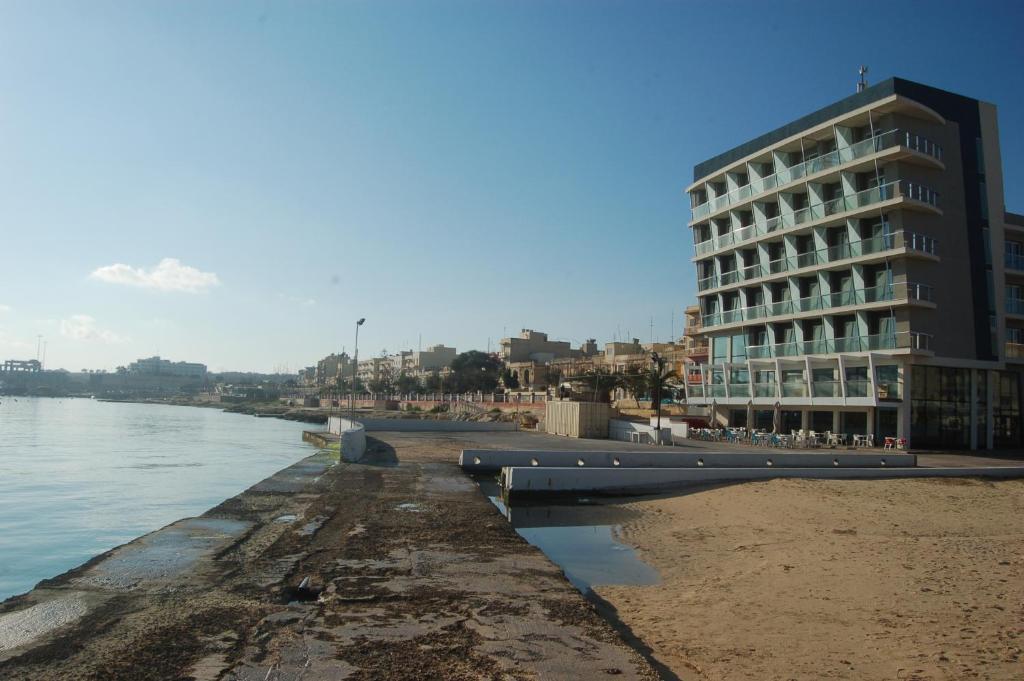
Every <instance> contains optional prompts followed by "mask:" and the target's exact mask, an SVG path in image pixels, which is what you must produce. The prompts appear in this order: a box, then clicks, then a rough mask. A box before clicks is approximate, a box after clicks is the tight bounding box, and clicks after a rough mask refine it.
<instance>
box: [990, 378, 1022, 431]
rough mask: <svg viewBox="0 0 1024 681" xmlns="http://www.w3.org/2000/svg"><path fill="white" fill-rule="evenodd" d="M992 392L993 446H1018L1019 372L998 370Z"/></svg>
mask: <svg viewBox="0 0 1024 681" xmlns="http://www.w3.org/2000/svg"><path fill="white" fill-rule="evenodd" d="M992 387H993V392H992V397H993V400H992V422H993V425H994V427H995V432H994V434H993V443H992V444H993V446H995V447H997V448H999V447H1019V446H1020V435H1021V431H1020V374H1018V373H1016V372H1013V371H1000V372H999V373H998V374H997V379H996V384H995V385H994V386H992Z"/></svg>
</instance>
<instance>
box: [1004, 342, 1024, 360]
mask: <svg viewBox="0 0 1024 681" xmlns="http://www.w3.org/2000/svg"><path fill="white" fill-rule="evenodd" d="M1006 361H1008V362H1014V363H1017V364H1019V363H1021V362H1024V343H1014V342H1012V341H1007V342H1006Z"/></svg>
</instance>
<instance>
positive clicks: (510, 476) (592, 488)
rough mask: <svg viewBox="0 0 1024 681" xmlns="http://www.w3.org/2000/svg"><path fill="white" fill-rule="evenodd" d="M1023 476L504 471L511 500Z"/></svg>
mask: <svg viewBox="0 0 1024 681" xmlns="http://www.w3.org/2000/svg"><path fill="white" fill-rule="evenodd" d="M968 477H984V478H1024V467H1020V466H1006V467H973V468H969V467H964V468H912V467H903V468H889V467H886V468H840V467H831V468H777V467H774V466H773V467H770V468H768V467H765V468H585V467H584V468H580V467H575V468H536V467H529V468H517V467H508V468H502V469H501V485H502V488H503V490H504V492H505V494H507V495H509V496H523V495H531V494H558V493H578V492H586V493H589V494H595V493H598V494H645V493H654V492H658V491H664V490H667V489H672V488H678V487H682V486H686V485H689V484H707V483H722V482H744V481H748V480H769V479H773V478H814V479H822V480H878V479H885V478H890V479H892V478H968Z"/></svg>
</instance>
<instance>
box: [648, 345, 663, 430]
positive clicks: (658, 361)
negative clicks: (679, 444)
mask: <svg viewBox="0 0 1024 681" xmlns="http://www.w3.org/2000/svg"><path fill="white" fill-rule="evenodd" d="M651 361H653V362H654V371H655V374H654V376H653V378H654V401H655V403H656V404H657V407H656V409H657V414H658V425H657V432H658V444H659V445H660V444H661V367H662V366H663V365H664V364H665V360H664V358H662V356H661V355H659V354H658V353H656V352H652V353H651Z"/></svg>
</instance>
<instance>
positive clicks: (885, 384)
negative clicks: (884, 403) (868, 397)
mask: <svg viewBox="0 0 1024 681" xmlns="http://www.w3.org/2000/svg"><path fill="white" fill-rule="evenodd" d="M875 391H876V393H877V394H878V399H880V400H898V399H900V398H901V395H900V382H899V381H876V382H875Z"/></svg>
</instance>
